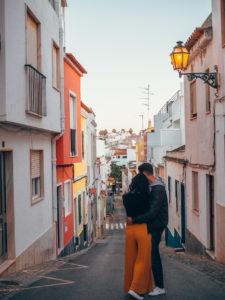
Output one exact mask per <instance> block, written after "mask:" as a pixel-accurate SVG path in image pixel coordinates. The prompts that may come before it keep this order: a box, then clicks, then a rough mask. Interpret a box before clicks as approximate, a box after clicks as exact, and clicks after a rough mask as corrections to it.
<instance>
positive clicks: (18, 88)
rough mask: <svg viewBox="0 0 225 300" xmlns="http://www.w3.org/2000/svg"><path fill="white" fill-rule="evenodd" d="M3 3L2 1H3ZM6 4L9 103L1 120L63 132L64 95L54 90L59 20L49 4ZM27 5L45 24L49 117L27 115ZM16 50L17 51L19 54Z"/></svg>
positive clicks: (34, 0)
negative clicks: (54, 60)
mask: <svg viewBox="0 0 225 300" xmlns="http://www.w3.org/2000/svg"><path fill="white" fill-rule="evenodd" d="M1 2H2V1H1ZM3 2H4V3H5V10H4V12H5V15H6V16H7V18H5V36H4V35H3V37H4V40H3V41H2V42H3V45H4V46H5V67H6V72H5V81H6V94H5V98H4V99H3V100H4V101H6V104H5V105H4V104H3V105H1V107H0V109H1V110H0V120H3V121H5V120H6V121H8V122H13V123H17V124H23V125H27V126H31V127H36V128H42V129H45V130H51V131H55V132H59V131H60V93H59V92H58V91H57V90H56V89H54V88H52V43H53V41H54V42H55V43H56V44H57V45H59V19H58V16H57V14H56V12H55V11H54V9H53V8H52V6H51V4H50V3H49V1H44V2H43V1H40V0H26V1H24V0H17V1H16V3H15V1H14V0H4V1H3ZM26 5H27V6H28V7H29V9H30V10H31V11H32V12H33V14H34V15H35V16H36V18H37V19H38V20H39V22H40V23H41V73H42V74H44V75H45V76H46V77H47V82H46V103H47V117H42V118H35V117H33V116H30V115H28V114H26V112H25V109H26V72H25V68H24V65H25V64H26ZM15 49H16V51H15Z"/></svg>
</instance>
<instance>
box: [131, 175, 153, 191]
mask: <svg viewBox="0 0 225 300" xmlns="http://www.w3.org/2000/svg"><path fill="white" fill-rule="evenodd" d="M130 190H131V191H134V190H135V191H136V192H139V193H141V194H143V195H144V194H148V193H149V182H148V179H147V177H146V176H145V175H144V174H142V173H139V174H137V175H136V176H135V177H134V178H133V179H132V182H131V185H130Z"/></svg>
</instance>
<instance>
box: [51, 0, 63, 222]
mask: <svg viewBox="0 0 225 300" xmlns="http://www.w3.org/2000/svg"><path fill="white" fill-rule="evenodd" d="M56 5H57V7H58V15H59V46H60V134H58V135H55V136H54V137H53V138H52V145H51V146H52V147H51V148H52V195H53V199H52V210H53V223H55V222H56V221H57V179H56V178H57V175H56V167H57V160H56V141H57V140H58V139H59V138H60V137H61V136H62V135H63V134H64V129H65V125H64V121H65V116H64V7H61V0H56Z"/></svg>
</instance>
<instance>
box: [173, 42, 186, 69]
mask: <svg viewBox="0 0 225 300" xmlns="http://www.w3.org/2000/svg"><path fill="white" fill-rule="evenodd" d="M170 58H171V64H172V65H173V68H174V70H177V71H179V72H181V71H185V70H186V69H187V66H188V59H189V52H188V50H187V48H185V47H184V45H183V42H181V41H179V42H177V45H176V46H175V47H174V48H173V52H172V53H171V54H170Z"/></svg>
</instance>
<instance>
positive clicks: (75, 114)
mask: <svg viewBox="0 0 225 300" xmlns="http://www.w3.org/2000/svg"><path fill="white" fill-rule="evenodd" d="M71 97H72V98H74V99H75V107H76V108H75V111H74V116H75V122H74V127H75V128H74V127H73V128H72V127H71V114H70V107H71V106H70V99H71ZM69 116H70V129H75V130H76V144H75V149H76V151H75V155H73V154H72V153H71V151H70V156H72V157H77V156H78V132H77V116H78V112H77V95H76V93H74V92H73V91H71V90H69ZM70 150H71V141H70Z"/></svg>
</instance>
